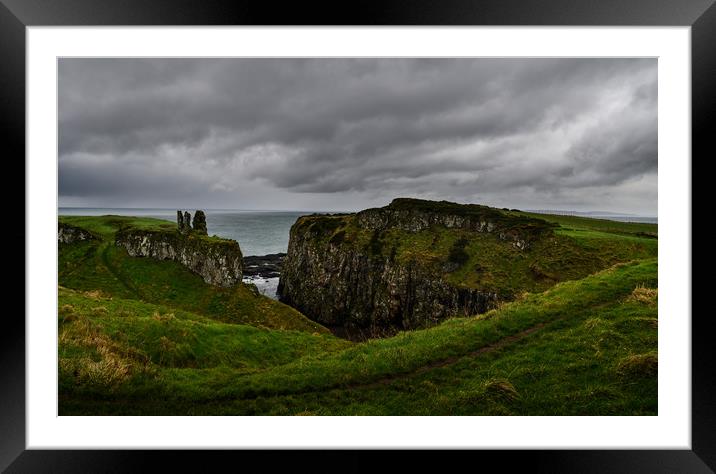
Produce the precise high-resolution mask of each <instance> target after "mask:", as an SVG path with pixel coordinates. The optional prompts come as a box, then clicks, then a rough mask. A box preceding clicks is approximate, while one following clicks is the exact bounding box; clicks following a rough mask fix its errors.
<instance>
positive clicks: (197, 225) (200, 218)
mask: <svg viewBox="0 0 716 474" xmlns="http://www.w3.org/2000/svg"><path fill="white" fill-rule="evenodd" d="M192 227H194V232H198V233H199V234H202V235H209V232H208V231H207V230H206V215H205V214H204V211H196V212H195V213H194V222H193V224H192Z"/></svg>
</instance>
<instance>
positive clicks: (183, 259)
mask: <svg viewBox="0 0 716 474" xmlns="http://www.w3.org/2000/svg"><path fill="white" fill-rule="evenodd" d="M187 214H188V213H187ZM184 222H187V221H186V220H184ZM115 243H116V245H118V246H120V247H124V248H125V249H126V250H127V253H128V254H129V255H130V256H132V257H150V258H154V259H157V260H173V261H175V262H178V263H180V264H181V265H184V266H185V267H186V268H188V269H189V270H191V271H192V272H194V273H196V274H198V275H200V276H201V277H202V278H203V279H204V281H205V282H206V283H209V284H211V285H216V286H224V287H228V286H233V285H236V284H238V283H240V282H241V276H242V269H243V261H242V255H241V249H240V247H239V244H238V242H236V241H234V240H229V239H219V238H215V237H212V238H209V237H205V236H202V235H195V234H194V233H189V234H182V233H181V232H179V231H175V232H170V231H155V230H142V229H132V228H130V229H124V230H120V231H118V232H117V234H116V237H115Z"/></svg>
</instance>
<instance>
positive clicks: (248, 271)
mask: <svg viewBox="0 0 716 474" xmlns="http://www.w3.org/2000/svg"><path fill="white" fill-rule="evenodd" d="M285 258H286V254H285V253H271V254H268V255H251V256H248V257H244V276H245V277H263V278H278V277H279V276H281V268H282V267H283V262H284V259H285Z"/></svg>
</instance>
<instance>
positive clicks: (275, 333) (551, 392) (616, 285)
mask: <svg viewBox="0 0 716 474" xmlns="http://www.w3.org/2000/svg"><path fill="white" fill-rule="evenodd" d="M488 209H489V208H488ZM509 212H510V213H512V212H516V211H509ZM527 217H533V216H527ZM534 217H537V218H539V219H543V220H545V221H547V222H551V223H554V226H550V227H549V228H550V229H553V231H554V232H553V235H550V236H549V237H547V238H546V239H545V240H544V242H542V241H541V240H538V241H535V243H534V244H533V245H532V246H531V247H530V249H529V250H528V251H527V252H521V255H522V257H520V256H519V255H520V253H519V252H520V251H519V250H517V249H511V247H509V246H507V245H502V243H501V242H499V241H497V240H496V239H494V238H492V237H491V236H489V235H484V236H475V235H469V236H467V235H464V233H463V232H461V231H459V230H454V229H450V230H448V229H445V228H441V227H440V226H434V227H431V228H430V229H428V230H426V231H424V232H419V233H409V232H403V231H399V230H395V229H391V230H389V231H387V232H385V233H383V234H380V235H378V236H377V237H375V236H374V233H373V232H364V231H363V230H362V229H360V228H357V227H356V226H355V223H354V222H351V217H350V216H346V215H344V216H312V217H307V218H302V219H301V220H299V222H298V223H297V225H311V226H316V234H317V235H320V236H321V238H325V239H326V240H327V241H328V240H330V239H341V241H342V242H343V241H347V242H353V243H355V244H359V243H360V244H361V245H362V244H365V245H367V246H369V248H372V249H373V250H374V251H375V252H379V253H380V254H381V255H384V256H385V257H386V258H394V259H403V260H404V261H409V260H410V259H416V258H419V259H421V260H424V261H427V262H434V263H435V269H436V271H440V272H442V273H444V275H445V277H446V278H450V279H453V281H455V282H457V283H459V284H463V285H468V286H472V287H480V288H497V287H499V288H508V289H510V291H511V292H512V293H513V294H514V301H512V302H510V303H504V304H502V305H500V306H499V307H497V308H496V309H493V310H491V311H489V312H487V313H484V314H482V315H477V316H472V317H465V318H452V319H448V320H446V321H444V322H442V323H441V324H439V325H436V326H434V327H431V328H428V329H422V330H414V331H405V332H401V333H399V334H398V335H396V336H394V337H390V338H384V339H373V340H369V341H366V342H362V343H353V342H348V341H345V340H342V339H339V338H336V337H334V336H332V335H331V334H330V333H328V331H327V330H326V329H325V328H323V327H322V326H320V325H318V324H317V323H314V322H313V321H310V320H309V319H307V318H306V317H305V316H303V315H302V314H301V313H299V312H298V311H296V310H294V309H293V308H290V307H288V306H286V305H283V304H281V303H279V302H276V301H273V300H270V299H268V298H265V297H263V296H261V295H259V294H257V293H255V292H254V291H253V289H252V288H251V287H250V286H248V285H239V286H237V287H233V288H216V287H212V286H211V285H207V284H206V283H204V281H202V279H201V278H199V277H198V276H197V275H194V274H192V273H191V272H189V271H188V270H187V269H186V268H184V267H182V266H181V265H179V264H176V263H174V262H170V261H154V260H151V259H147V258H132V257H129V256H128V255H127V254H126V251H124V250H123V249H121V248H118V247H116V246H115V245H114V244H113V237H114V233H115V232H117V230H119V229H120V228H123V227H124V226H142V228H145V229H153V230H163V231H167V232H169V231H174V229H175V228H176V226H175V225H174V224H172V223H169V222H165V221H158V220H154V219H134V218H119V217H117V216H107V217H101V218H98V217H71V218H70V217H62V218H61V222H66V223H68V224H71V225H75V226H78V227H82V228H84V229H86V230H88V231H90V232H92V233H93V234H94V235H96V236H97V237H98V239H97V240H91V241H85V242H77V243H73V244H60V260H59V274H60V277H59V280H60V281H59V284H60V285H61V287H60V290H59V300H58V325H59V357H60V359H59V360H60V367H59V371H60V372H59V376H60V379H59V383H60V387H59V389H60V415H82V414H84V415H102V414H106V415H134V414H137V415H203V414H207V415H226V414H235V415H250V414H272V415H292V414H299V415H300V414H319V415H655V414H657V409H658V404H657V352H656V351H657V326H658V318H657V313H658V289H657V288H658V280H657V264H656V255H657V245H658V239H656V238H654V237H655V236H656V235H658V234H657V227H656V225H650V224H625V223H611V222H609V223H606V224H605V223H604V222H602V221H599V220H595V219H588V218H574V217H567V216H547V215H535V216H534ZM565 217H566V220H565V219H564V218H565ZM528 222H529V223H531V222H532V221H528ZM530 225H531V224H530ZM341 232H342V234H341ZM483 237H484V238H483ZM448 260H451V261H454V262H455V263H456V264H457V265H458V267H457V268H456V269H455V266H454V265H453V266H452V267H450V270H449V271H446V270H444V268H445V262H446V261H448Z"/></svg>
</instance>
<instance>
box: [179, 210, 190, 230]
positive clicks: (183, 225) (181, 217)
mask: <svg viewBox="0 0 716 474" xmlns="http://www.w3.org/2000/svg"><path fill="white" fill-rule="evenodd" d="M188 227H189V224H188V223H185V222H184V213H183V212H181V211H177V229H179V232H181V233H186V231H187V229H188Z"/></svg>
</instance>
